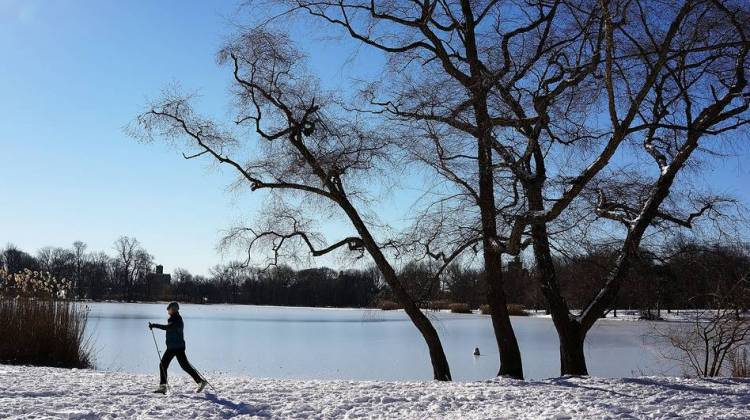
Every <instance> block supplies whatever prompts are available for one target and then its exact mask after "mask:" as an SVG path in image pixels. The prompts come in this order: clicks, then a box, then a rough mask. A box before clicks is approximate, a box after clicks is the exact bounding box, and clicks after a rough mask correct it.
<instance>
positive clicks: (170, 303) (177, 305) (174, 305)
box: [167, 302, 180, 311]
mask: <svg viewBox="0 0 750 420" xmlns="http://www.w3.org/2000/svg"><path fill="white" fill-rule="evenodd" d="M169 308H174V309H175V310H176V311H179V310H180V304H179V303H177V302H169V305H167V310H169Z"/></svg>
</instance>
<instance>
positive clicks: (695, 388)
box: [622, 378, 750, 402]
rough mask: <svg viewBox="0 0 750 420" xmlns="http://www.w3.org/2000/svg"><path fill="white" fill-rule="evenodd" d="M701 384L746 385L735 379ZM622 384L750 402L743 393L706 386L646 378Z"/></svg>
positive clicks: (624, 379)
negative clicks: (726, 397)
mask: <svg viewBox="0 0 750 420" xmlns="http://www.w3.org/2000/svg"><path fill="white" fill-rule="evenodd" d="M701 380H702V381H703V382H706V383H707V385H708V384H709V383H713V384H720V385H733V384H740V383H747V381H744V380H736V379H721V380H717V379H710V378H705V379H701ZM622 381H623V382H625V383H636V384H639V385H652V386H659V387H663V388H668V389H672V390H676V391H688V392H695V393H698V394H709V395H722V396H738V397H743V398H742V400H743V401H748V402H750V395H748V394H747V393H745V392H732V391H729V390H721V389H714V388H709V387H708V386H706V387H702V386H700V385H684V384H675V383H669V382H666V381H664V382H662V381H657V380H653V379H648V378H623V379H622Z"/></svg>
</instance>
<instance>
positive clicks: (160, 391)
mask: <svg viewBox="0 0 750 420" xmlns="http://www.w3.org/2000/svg"><path fill="white" fill-rule="evenodd" d="M166 393H167V386H166V385H164V384H161V385H159V387H158V388H156V389H155V390H154V394H166Z"/></svg>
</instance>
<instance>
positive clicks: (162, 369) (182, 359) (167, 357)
mask: <svg viewBox="0 0 750 420" xmlns="http://www.w3.org/2000/svg"><path fill="white" fill-rule="evenodd" d="M175 356H177V361H178V362H179V363H180V367H181V368H182V370H184V371H185V372H187V373H188V375H190V376H192V377H193V380H194V381H195V383H200V381H201V377H200V375H198V372H196V371H195V369H193V367H192V366H190V362H188V359H187V356H185V349H167V350H166V351H165V352H164V356H162V358H161V365H160V366H159V377H160V380H161V382H160V383H161V384H162V385H163V384H166V383H167V369H168V368H169V363H170V362H171V361H172V358H174V357H175Z"/></svg>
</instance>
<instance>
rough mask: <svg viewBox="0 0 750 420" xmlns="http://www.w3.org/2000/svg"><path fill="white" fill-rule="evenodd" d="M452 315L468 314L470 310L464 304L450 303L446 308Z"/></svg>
mask: <svg viewBox="0 0 750 420" xmlns="http://www.w3.org/2000/svg"><path fill="white" fill-rule="evenodd" d="M448 307H449V308H450V310H451V312H453V313H454V314H470V313H471V308H470V307H469V305H468V304H466V303H451V304H450V305H449V306H448Z"/></svg>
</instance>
